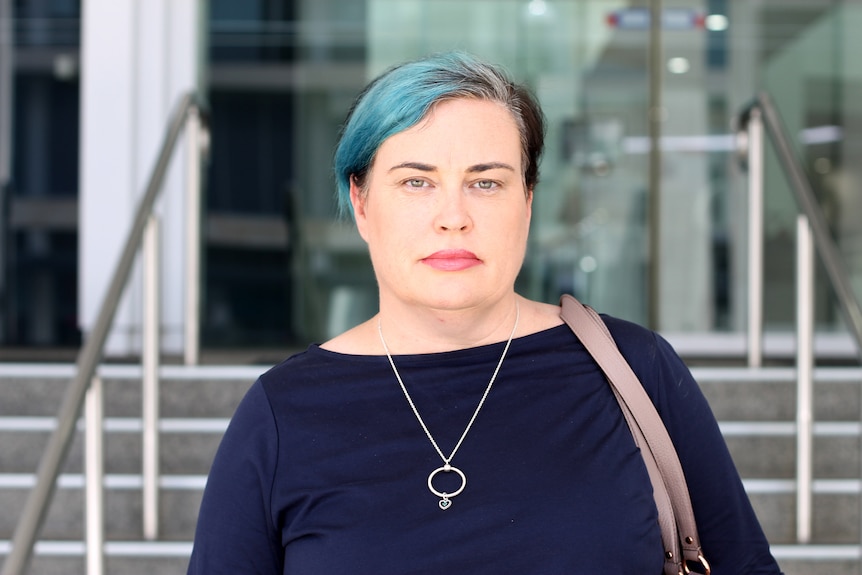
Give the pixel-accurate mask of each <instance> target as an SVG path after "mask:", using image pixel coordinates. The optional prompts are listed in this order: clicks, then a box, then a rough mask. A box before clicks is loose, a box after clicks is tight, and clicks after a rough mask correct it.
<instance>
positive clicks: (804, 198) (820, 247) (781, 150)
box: [739, 92, 862, 359]
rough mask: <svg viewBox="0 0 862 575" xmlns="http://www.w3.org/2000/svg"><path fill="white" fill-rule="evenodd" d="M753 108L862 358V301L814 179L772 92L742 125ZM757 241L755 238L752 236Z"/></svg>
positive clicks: (742, 124)
mask: <svg viewBox="0 0 862 575" xmlns="http://www.w3.org/2000/svg"><path fill="white" fill-rule="evenodd" d="M752 112H759V113H760V115H761V116H762V118H763V125H764V127H765V128H766V131H767V133H768V134H769V137H770V140H771V141H772V144H773V146H774V148H775V152H776V154H777V155H778V159H779V161H780V162H781V165H782V167H783V168H784V173H785V174H786V175H787V177H788V180H789V183H790V188H791V190H793V194H794V196H795V198H796V203H797V205H798V207H799V211H800V213H802V214H804V215H805V216H806V217H807V218H808V221H809V223H810V225H811V233H812V236H813V239H814V245H815V247H816V249H817V254H818V255H819V256H820V259H821V261H822V263H823V267H824V268H825V269H826V274H827V276H828V277H829V281H830V283H831V284H832V288H833V289H834V290H835V296H836V297H837V298H838V303H839V305H840V308H841V311H842V313H843V315H844V319H845V320H846V322H847V327H848V328H849V329H850V333H851V334H852V335H853V337H854V338H855V339H856V344H857V350H858V351H859V353H860V359H862V305H860V303H859V299H858V298H857V297H856V294H855V292H854V291H853V288H852V286H851V284H850V278H849V276H848V274H847V270H846V268H845V267H844V265H843V263H842V261H841V256H840V254H839V252H838V247H837V246H836V244H835V241H834V240H833V239H832V236H831V234H830V233H829V226H828V224H827V223H826V218H825V216H824V215H823V211H822V210H821V209H820V206H819V204H818V203H817V198H816V197H815V195H814V190H813V189H812V186H811V181H810V180H809V179H808V176H807V175H806V173H805V169H804V168H803V167H802V163H801V162H800V160H799V158H798V157H797V155H796V152H795V151H794V148H793V144H792V142H791V140H790V138H789V137H788V136H787V132H786V131H785V128H784V123H783V122H782V120H781V116H780V115H779V113H778V110H777V108H776V107H775V104H774V103H773V101H772V98H771V97H770V96H769V94H767V93H765V92H761V93H760V94H758V95H757V97H756V98H755V100H754V101H753V102H752V103H751V104H750V105H749V107H748V108H747V109H746V110H744V111H743V113H742V114H741V115H740V122H739V125H740V129H742V130H745V129H746V128H747V126H748V123H749V120H750V119H751V117H752ZM749 241H754V238H749Z"/></svg>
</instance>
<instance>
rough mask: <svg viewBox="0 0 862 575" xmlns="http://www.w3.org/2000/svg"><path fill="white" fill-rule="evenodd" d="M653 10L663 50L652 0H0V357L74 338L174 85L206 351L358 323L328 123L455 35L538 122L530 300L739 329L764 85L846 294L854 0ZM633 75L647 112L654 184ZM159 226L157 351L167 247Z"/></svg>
mask: <svg viewBox="0 0 862 575" xmlns="http://www.w3.org/2000/svg"><path fill="white" fill-rule="evenodd" d="M664 4H665V6H664V10H663V14H664V16H663V19H662V23H661V24H662V25H661V30H660V34H659V36H658V41H659V43H660V46H656V45H655V44H654V43H652V44H651V41H650V30H649V23H650V19H649V10H648V3H647V2H638V1H626V0H243V1H242V2H237V1H234V0H212V1H210V2H196V1H192V0H178V1H175V2H166V1H161V2H132V1H122V2H116V1H115V0H93V1H89V2H87V1H81V0H0V10H2V15H3V17H2V18H0V21H2V25H3V29H2V30H0V50H2V55H0V186H2V187H0V190H2V191H0V206H2V210H0V346H2V348H3V350H4V351H3V354H5V356H7V357H12V358H22V357H30V356H31V355H32V354H33V353H36V354H37V355H39V354H41V355H42V356H45V357H49V358H50V357H54V356H56V357H61V356H63V357H64V356H65V355H64V354H65V351H66V350H74V349H77V346H78V345H79V344H80V342H81V339H82V333H86V332H87V330H88V329H89V326H90V325H92V322H93V316H94V314H95V310H96V308H97V306H98V304H99V303H100V301H101V298H102V295H103V291H104V285H105V283H106V281H107V277H108V276H109V274H110V270H111V269H112V266H113V265H114V262H115V260H116V258H117V257H118V256H117V254H118V251H119V247H118V246H119V245H120V244H121V243H122V240H123V238H124V237H125V236H124V234H125V233H127V230H128V226H129V221H130V218H131V214H132V212H133V209H134V206H135V201H136V198H138V197H139V196H140V195H141V193H142V191H143V188H144V186H145V183H146V178H147V177H148V174H149V173H150V171H151V169H152V163H153V158H154V156H155V153H156V151H157V149H158V145H159V143H160V141H161V138H162V134H163V132H164V130H165V127H166V124H167V118H168V116H169V113H170V111H171V110H172V108H173V106H174V105H175V104H176V101H177V100H178V99H179V96H180V94H181V93H182V92H183V90H185V89H195V90H197V91H198V92H199V93H200V94H201V95H202V96H203V97H204V98H205V99H206V101H207V103H208V107H209V112H210V123H211V132H212V147H211V155H210V158H209V162H208V163H207V165H206V174H205V200H204V208H203V214H202V218H203V220H202V221H203V234H202V238H201V241H202V249H203V270H204V275H203V281H202V285H201V290H202V316H201V326H200V328H201V334H202V345H203V349H204V351H205V352H218V351H219V350H242V349H255V350H274V351H273V353H274V354H275V355H283V354H284V353H287V350H289V349H297V348H302V347H304V346H305V345H307V343H308V342H311V341H321V340H323V339H326V338H327V337H328V336H330V335H332V334H333V333H336V332H338V331H341V330H342V329H345V328H346V327H349V326H350V325H352V324H354V323H356V322H358V321H361V320H363V319H364V318H366V317H368V316H370V315H372V314H373V313H374V312H375V311H376V300H375V285H374V278H373V275H372V272H371V269H370V265H369V263H368V261H367V256H366V252H365V248H364V245H363V243H362V242H361V240H360V239H359V237H358V236H357V235H356V233H355V231H354V230H353V228H352V224H351V222H350V221H345V220H339V219H338V217H337V216H336V213H335V207H334V206H335V203H334V199H333V193H334V192H333V190H334V185H333V178H332V170H331V163H330V162H331V157H332V152H333V148H334V145H335V142H336V138H337V136H338V130H339V126H340V125H341V123H342V121H343V120H344V117H345V114H346V111H347V108H348V106H349V104H350V102H351V101H352V99H353V97H354V96H355V95H356V94H357V92H358V91H359V90H360V89H361V88H362V87H363V86H364V84H365V83H366V82H367V81H368V80H370V79H371V78H373V77H374V76H375V75H377V74H378V73H380V72H381V71H383V70H385V69H386V68H387V67H389V66H391V65H393V64H395V63H398V62H401V61H403V60H405V59H410V58H414V57H418V56H420V55H422V54H426V53H429V52H432V51H439V50H448V49H453V48H458V49H463V50H467V51H470V52H473V53H475V54H477V55H479V56H481V57H484V58H486V59H489V60H491V61H494V62H497V63H499V64H502V65H503V66H505V67H506V68H507V69H508V70H509V71H510V72H511V73H512V75H513V76H514V77H515V78H516V79H517V80H518V81H521V82H524V83H526V84H528V85H529V86H530V87H531V88H532V89H533V90H534V91H535V92H536V94H537V95H538V97H539V99H540V100H541V103H542V105H543V106H544V109H545V111H546V113H547V116H548V121H549V131H548V138H547V152H546V155H545V157H544V161H543V164H542V172H541V175H542V177H541V183H540V185H539V187H538V189H537V190H536V196H535V204H534V218H533V230H532V235H531V243H530V247H529V253H528V256H527V260H526V264H525V266H524V269H523V273H522V275H521V277H520V278H519V289H520V290H521V291H522V293H523V294H524V295H526V296H528V297H531V298H536V299H540V300H545V301H549V302H553V301H556V300H557V299H558V297H559V295H560V294H561V293H564V292H573V293H575V294H576V295H578V296H579V297H580V298H582V299H583V300H584V301H587V302H589V303H590V304H592V305H593V306H595V307H597V308H599V309H601V310H602V311H606V312H608V313H612V314H614V315H617V316H620V317H623V318H626V319H630V320H633V321H636V322H639V323H645V324H650V325H651V326H652V327H655V328H658V329H660V330H661V331H663V332H666V333H671V334H681V335H684V336H688V335H692V336H693V335H699V336H708V338H707V339H708V340H709V341H710V345H721V343H720V342H722V341H732V340H733V337H735V334H741V333H742V331H743V330H744V322H745V317H746V301H745V299H746V295H745V294H746V290H745V283H744V282H745V278H746V272H745V270H746V268H745V266H746V251H745V250H746V245H747V237H746V223H745V222H746V218H747V214H746V199H745V198H746V180H745V175H744V174H743V173H742V172H741V171H740V168H739V161H738V156H737V155H736V153H735V146H736V139H735V135H734V118H735V115H736V114H737V113H738V112H739V111H740V110H741V109H742V108H743V107H744V106H745V105H746V104H747V103H748V102H749V101H751V99H752V98H753V97H754V95H755V94H756V93H757V91H759V90H766V91H768V92H769V93H771V95H772V96H773V98H774V99H775V101H776V103H777V105H778V108H779V110H780V111H781V113H782V115H783V117H784V119H785V122H786V123H787V127H788V129H789V130H790V133H791V134H792V135H793V136H794V137H795V138H796V144H797V145H798V150H799V154H800V156H801V157H802V158H803V159H804V162H805V164H806V167H807V168H808V169H809V171H810V175H811V177H812V181H813V183H814V185H815V187H816V192H817V194H818V197H819V198H820V200H821V202H822V205H823V207H824V209H825V210H826V213H827V215H828V217H829V218H830V222H829V223H830V225H831V231H832V233H833V235H834V237H835V238H836V240H837V242H838V244H839V247H840V249H841V252H842V257H843V258H844V259H845V263H846V265H847V268H848V270H849V272H850V274H851V277H852V279H853V282H854V285H855V286H856V288H857V293H858V292H859V289H862V218H860V217H859V216H860V215H862V209H860V202H862V200H860V192H859V186H858V184H857V182H858V181H859V179H860V175H862V174H860V171H862V165H860V162H858V161H854V158H856V157H858V153H859V150H860V147H862V62H860V60H859V59H858V58H856V57H855V56H856V55H857V54H859V53H862V37H860V36H859V34H858V33H857V31H858V30H859V29H860V25H862V2H859V1H856V0H844V1H841V0H678V1H675V2H672V3H671V2H665V3H664ZM654 49H660V60H653V61H651V60H650V57H649V55H650V51H651V50H654ZM651 62H652V63H651ZM657 62H660V65H657ZM651 86H652V87H654V88H657V89H658V93H659V95H660V102H661V106H660V108H659V109H658V110H657V112H656V113H657V114H659V115H660V118H661V122H660V130H661V131H660V138H659V139H658V140H656V141H657V142H658V143H659V166H660V173H659V174H658V179H657V180H653V181H652V182H653V183H651V180H650V170H649V166H650V154H649V152H650V148H651V141H652V140H651V139H650V130H649V117H650V115H649V110H650V105H651V99H650V94H651V91H650V90H651ZM177 162H178V163H180V164H181V163H182V160H177ZM766 172H767V174H766V192H767V194H766V197H767V199H766V211H765V226H766V236H765V241H766V258H765V261H766V285H765V302H766V307H765V319H766V327H767V330H777V331H783V330H789V329H790V328H791V327H792V323H793V321H794V320H793V314H794V311H793V309H794V308H793V303H792V301H793V300H792V298H793V289H794V288H793V255H792V254H793V249H792V245H793V241H794V234H795V232H794V225H795V214H796V208H795V205H794V203H793V199H792V195H791V194H790V193H789V192H788V190H787V184H786V181H785V179H784V176H783V173H782V172H781V170H780V169H779V168H778V166H777V162H776V161H775V159H774V158H772V156H768V157H767V168H766ZM170 185H171V184H170V182H169V183H168V186H170ZM651 187H652V188H655V189H658V190H660V194H661V204H660V209H659V210H658V211H655V212H653V211H650V210H649V209H648V206H649V205H650V203H649V196H650V194H651V193H655V192H654V191H651ZM170 195H171V193H170V192H169V193H166V194H165V196H166V197H167V196H170ZM174 195H176V194H174ZM175 204H176V202H174V204H171V203H170V201H168V200H164V205H163V206H162V208H161V209H162V210H163V211H164V212H165V213H166V215H167V217H168V219H170V214H171V212H172V211H180V212H181V211H182V206H181V205H175ZM167 228H168V236H167V238H166V240H165V241H164V245H163V250H164V251H165V258H166V259H167V261H168V270H167V271H166V272H165V273H164V275H163V278H162V282H163V285H164V288H165V290H166V294H167V295H166V296H165V305H164V309H163V312H162V313H163V322H164V327H163V329H164V330H165V334H164V335H165V340H164V344H163V345H164V346H165V348H164V350H165V351H166V352H171V350H174V349H176V348H178V347H179V346H181V343H180V339H181V338H180V337H179V336H177V337H175V338H173V339H172V334H173V333H174V332H177V333H178V332H179V331H180V330H181V328H182V326H181V323H182V319H181V318H182V313H181V312H182V310H181V309H180V308H181V306H182V302H181V298H180V296H179V295H171V294H179V293H181V289H182V282H183V276H182V274H181V273H179V272H180V271H181V269H182V266H183V260H182V257H181V256H179V255H172V254H175V253H176V254H180V253H181V245H180V244H181V243H182V242H181V240H176V241H175V239H172V236H171V235H170V229H172V228H171V224H167ZM651 228H652V229H655V230H658V235H657V237H658V238H659V239H658V243H657V244H656V245H654V246H653V247H652V248H651V247H650V242H649V230H650V229H651ZM171 262H173V263H171ZM650 274H655V277H658V278H659V280H658V282H659V283H658V284H657V286H658V288H657V289H656V288H654V292H655V293H654V297H651V296H650V277H651V276H650ZM139 291H140V290H139V289H137V288H136V287H135V285H134V283H133V285H131V286H130V287H129V289H128V290H127V296H126V301H125V303H124V307H122V308H121V311H120V315H119V317H118V319H117V321H116V323H115V327H114V331H113V332H112V339H111V342H110V344H109V352H111V353H115V354H125V353H132V352H134V350H137V349H139V346H140V343H139V338H140V318H139V316H140V312H139V311H135V310H136V309H137V308H136V307H135V305H134V303H135V301H136V300H137V299H140V295H139V294H138V292H139ZM136 294H137V295H136ZM816 320H817V327H818V330H820V331H827V332H832V331H838V332H841V331H842V329H843V328H842V326H841V321H840V319H839V314H838V313H837V312H836V305H835V304H834V303H833V301H832V296H831V293H830V290H829V289H821V290H819V291H818V294H817V315H816ZM709 336H711V337H712V339H709ZM740 337H741V336H740ZM723 338H724V339H723ZM716 342H719V343H718V344H717V343H716Z"/></svg>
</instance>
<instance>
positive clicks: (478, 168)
mask: <svg viewBox="0 0 862 575" xmlns="http://www.w3.org/2000/svg"><path fill="white" fill-rule="evenodd" d="M488 170H510V171H512V172H514V171H515V168H513V167H512V166H510V165H509V164H506V163H503V162H488V163H485V164H476V165H474V166H470V167H469V168H467V171H468V172H470V173H476V172H487V171H488Z"/></svg>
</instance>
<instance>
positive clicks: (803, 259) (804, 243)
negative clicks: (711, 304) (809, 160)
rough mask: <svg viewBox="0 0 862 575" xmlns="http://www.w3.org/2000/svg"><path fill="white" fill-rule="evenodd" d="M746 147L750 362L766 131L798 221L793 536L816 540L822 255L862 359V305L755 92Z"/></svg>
mask: <svg viewBox="0 0 862 575" xmlns="http://www.w3.org/2000/svg"><path fill="white" fill-rule="evenodd" d="M739 128H740V131H741V132H740V135H744V136H745V137H744V138H741V144H742V146H741V148H746V149H745V151H746V152H747V161H748V165H747V169H748V182H749V215H748V217H749V238H748V241H749V266H748V271H749V278H748V289H749V293H748V297H749V302H748V308H749V318H748V363H749V366H751V367H759V366H760V365H761V362H762V345H761V344H762V342H761V339H762V336H763V302H762V299H763V174H764V169H763V168H764V167H763V148H764V141H763V133H764V131H765V132H767V133H768V134H769V137H770V140H771V141H772V143H773V146H774V148H775V151H776V153H777V155H778V158H779V160H780V162H781V164H782V167H783V168H784V172H785V174H786V175H787V177H788V180H789V183H790V187H791V189H792V190H793V193H794V196H795V198H796V203H797V205H798V208H799V215H798V217H797V234H796V235H797V248H796V250H797V257H796V261H797V265H796V267H797V272H796V285H797V290H796V291H797V302H796V315H797V318H796V326H797V360H796V369H797V405H796V459H797V463H796V536H797V540H798V541H799V542H800V543H809V542H810V540H811V523H812V510H813V501H812V499H813V491H812V484H813V431H812V430H813V421H814V408H813V365H814V353H813V347H814V296H813V293H814V263H813V254H814V251H815V249H816V251H817V253H818V254H819V255H820V258H821V260H822V262H823V265H824V267H825V268H826V271H827V275H828V277H829V280H830V282H831V284H832V287H833V288H834V290H835V294H836V296H837V298H838V301H839V303H840V307H841V310H842V312H843V314H844V318H845V319H846V321H847V325H848V327H849V328H850V331H851V333H852V334H853V336H854V337H855V339H856V344H857V352H859V353H860V358H862V306H860V304H859V299H858V298H857V297H856V294H855V292H854V291H853V289H852V287H851V285H850V278H849V276H848V274H847V270H846V268H845V266H844V265H843V262H842V261H841V258H840V255H839V252H838V247H837V246H836V244H835V241H834V240H833V239H832V236H831V235H830V233H829V228H828V226H827V223H826V218H825V217H824V215H823V211H822V210H821V209H820V206H819V204H818V203H817V200H816V198H815V196H814V191H813V189H812V186H811V182H810V180H809V179H808V177H807V175H806V173H805V170H804V169H803V167H802V163H801V162H800V161H799V159H798V157H797V155H796V153H795V151H794V148H793V145H792V143H791V141H790V139H789V138H788V136H787V133H786V132H785V129H784V124H783V122H782V120H781V117H780V115H779V113H778V110H777V109H776V107H775V105H774V103H773V102H772V99H771V98H770V97H769V95H768V94H766V93H760V94H758V96H757V98H756V99H755V100H754V102H753V103H752V104H751V105H750V106H749V107H748V108H747V109H745V110H744V111H743V112H742V114H741V115H740V117H739Z"/></svg>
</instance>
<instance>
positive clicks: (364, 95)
mask: <svg viewBox="0 0 862 575" xmlns="http://www.w3.org/2000/svg"><path fill="white" fill-rule="evenodd" d="M457 98H473V99H479V100H489V101H492V102H498V103H500V104H502V105H503V106H505V107H506V109H508V110H509V111H510V112H511V113H512V116H513V118H514V120H515V123H516V124H517V126H518V131H519V132H520V135H521V149H522V154H521V157H522V160H523V162H522V163H523V166H522V167H523V171H524V180H525V182H524V183H525V185H526V188H527V189H528V190H532V189H533V187H534V186H535V185H536V183H537V182H538V179H539V167H538V164H539V158H540V157H541V155H542V149H543V147H544V139H545V118H544V114H543V113H542V110H541V108H540V107H539V104H538V102H537V101H536V99H535V98H534V97H533V95H532V94H531V93H530V92H529V91H528V90H527V89H526V88H525V87H524V86H521V85H519V84H515V83H514V82H512V80H510V79H509V77H508V76H507V75H506V74H505V73H504V72H503V71H502V70H501V69H500V68H497V67H496V66H493V65H491V64H488V63H485V62H482V61H480V60H479V59H477V58H475V57H473V56H470V55H468V54H464V53H462V52H447V53H443V54H435V55H433V56H428V57H426V58H422V59H420V60H415V61H412V62H407V63H405V64H401V65H399V66H396V67H394V68H391V69H389V70H388V71H386V72H384V73H383V74H382V75H380V76H379V77H377V79H375V80H374V81H372V82H371V83H370V84H369V85H368V86H366V88H365V89H364V90H363V91H362V92H361V93H360V94H359V96H358V97H357V98H356V101H355V102H354V103H353V105H352V106H351V108H350V112H349V113H348V116H347V121H346V123H345V125H344V128H343V129H342V132H341V138H340V140H339V142H338V147H337V148H336V150H335V166H334V167H335V180H336V189H337V194H338V207H339V211H340V212H341V213H342V214H344V213H346V212H351V204H350V179H351V178H353V179H354V181H355V182H356V184H357V185H358V186H360V187H363V186H364V185H365V179H366V176H367V175H368V170H369V169H370V168H371V164H372V162H373V161H374V156H375V154H377V150H378V148H380V146H381V144H383V142H384V141H385V140H386V139H387V138H389V137H390V136H393V135H395V134H397V133H399V132H403V131H404V130H407V129H409V128H411V127H412V126H414V125H416V124H417V123H419V122H420V121H421V120H422V119H423V118H424V117H425V116H426V115H427V114H428V112H429V111H430V110H431V109H432V108H433V107H434V105H435V104H437V103H439V102H441V101H444V100H453V99H457ZM351 213H352V212H351Z"/></svg>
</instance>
